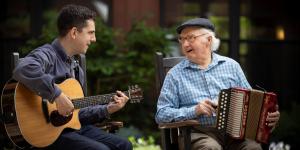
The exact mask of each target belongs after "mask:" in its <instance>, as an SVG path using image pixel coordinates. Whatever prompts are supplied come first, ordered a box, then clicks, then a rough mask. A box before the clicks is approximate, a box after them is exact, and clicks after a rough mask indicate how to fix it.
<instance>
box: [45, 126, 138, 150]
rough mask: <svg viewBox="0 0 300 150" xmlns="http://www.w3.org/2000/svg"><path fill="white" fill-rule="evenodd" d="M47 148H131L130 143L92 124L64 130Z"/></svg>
mask: <svg viewBox="0 0 300 150" xmlns="http://www.w3.org/2000/svg"><path fill="white" fill-rule="evenodd" d="M47 149H51V150H52V149H53V150H83V149H85V150H132V145H131V143H130V142H129V141H128V140H126V139H123V138H121V137H119V136H117V135H114V134H111V133H107V132H105V131H103V130H101V129H99V128H97V127H95V126H93V125H88V126H82V127H81V129H80V130H79V131H74V130H72V131H70V130H69V131H64V132H63V133H62V134H61V135H60V136H59V138H58V139H57V140H56V141H55V142H54V143H53V144H52V145H50V146H49V147H48V148H47Z"/></svg>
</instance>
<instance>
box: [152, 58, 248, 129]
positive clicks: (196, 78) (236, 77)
mask: <svg viewBox="0 0 300 150" xmlns="http://www.w3.org/2000/svg"><path fill="white" fill-rule="evenodd" d="M230 87H244V88H251V86H250V85H249V83H248V81H247V79H246V77H245V75H244V73H243V71H242V69H241V67H240V65H239V64H238V63H237V62H236V61H235V60H233V59H231V58H228V57H224V56H220V55H218V54H216V53H213V54H212V63H211V64H209V66H208V67H207V68H206V69H200V68H199V66H198V65H197V64H195V63H192V62H191V61H189V60H187V59H184V60H183V61H181V62H180V63H179V64H177V65H176V66H174V67H173V68H172V69H171V70H170V71H169V72H168V73H167V75H166V78H165V81H164V84H163V86H162V89H161V93H160V96H159V98H158V103H157V112H156V117H155V120H156V122H157V123H163V122H172V121H182V120H188V119H198V120H199V121H200V123H201V124H202V125H203V126H211V125H214V124H215V122H216V117H215V116H211V117H207V116H205V115H200V116H197V115H196V111H195V107H196V105H197V104H198V103H199V102H200V101H202V100H204V99H210V100H212V101H215V102H217V98H218V94H219V92H220V90H222V89H227V88H230Z"/></svg>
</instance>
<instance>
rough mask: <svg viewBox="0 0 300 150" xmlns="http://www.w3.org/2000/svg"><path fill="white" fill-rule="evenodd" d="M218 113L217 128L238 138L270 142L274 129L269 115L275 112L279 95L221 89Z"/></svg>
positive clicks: (240, 89)
mask: <svg viewBox="0 0 300 150" xmlns="http://www.w3.org/2000/svg"><path fill="white" fill-rule="evenodd" d="M218 104H219V107H218V110H217V129H218V130H221V131H222V132H224V133H226V134H228V135H229V136H231V137H232V138H235V139H244V138H249V139H252V140H256V141H257V142H260V143H268V140H269V136H270V132H271V128H270V127H269V126H267V122H266V118H267V115H268V112H275V111H276V105H277V96H276V94H275V93H272V92H263V91H260V90H254V89H251V90H250V89H242V88H230V89H224V90H221V92H220V94H219V103H218Z"/></svg>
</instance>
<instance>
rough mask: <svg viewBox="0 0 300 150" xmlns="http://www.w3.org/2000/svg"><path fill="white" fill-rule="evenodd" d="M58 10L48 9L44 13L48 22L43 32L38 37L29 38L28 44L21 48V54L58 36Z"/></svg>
mask: <svg viewBox="0 0 300 150" xmlns="http://www.w3.org/2000/svg"><path fill="white" fill-rule="evenodd" d="M57 15H58V14H57V12H55V11H47V12H45V14H44V15H43V18H44V20H46V21H47V24H45V25H44V26H43V29H42V34H41V35H40V37H39V38H38V39H35V38H32V39H29V40H28V41H27V42H26V44H25V45H24V46H23V47H22V48H21V51H20V53H21V54H23V55H24V54H27V53H29V52H30V51H31V50H33V49H35V48H37V47H38V46H41V45H43V44H45V43H49V42H51V41H52V40H53V39H55V37H56V36H57V33H58V32H57V29H56V18H57Z"/></svg>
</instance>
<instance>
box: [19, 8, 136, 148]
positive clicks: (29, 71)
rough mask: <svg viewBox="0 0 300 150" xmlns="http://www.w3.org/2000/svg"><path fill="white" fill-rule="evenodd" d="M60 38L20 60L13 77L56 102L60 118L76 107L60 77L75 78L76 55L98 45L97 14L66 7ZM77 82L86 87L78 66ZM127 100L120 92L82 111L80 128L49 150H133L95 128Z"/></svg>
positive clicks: (65, 134)
mask: <svg viewBox="0 0 300 150" xmlns="http://www.w3.org/2000/svg"><path fill="white" fill-rule="evenodd" d="M57 27H58V32H59V36H58V38H57V39H55V40H54V41H53V42H52V43H51V44H45V45H43V46H41V47H38V48H36V49H35V50H33V51H32V52H31V53H29V54H28V55H27V56H26V57H24V58H23V59H21V60H20V62H19V63H18V65H17V67H16V68H15V70H14V73H13V78H14V79H16V80H17V81H19V82H21V83H23V84H24V85H25V86H27V87H28V88H29V89H30V90H32V91H34V92H35V93H36V94H38V95H40V96H41V97H42V98H44V99H47V100H49V102H51V103H53V102H55V103H56V106H57V109H58V112H59V114H60V115H63V116H68V115H70V114H72V111H73V110H74V105H73V104H72V102H71V100H70V99H69V98H68V95H65V94H64V93H63V92H62V91H61V90H60V89H59V88H58V87H57V86H56V85H55V82H56V81H55V80H56V79H57V78H61V77H64V78H74V77H75V73H74V72H75V71H74V68H78V67H79V66H78V64H77V63H76V61H75V60H74V57H73V56H74V55H77V54H85V53H86V51H87V49H88V47H89V45H90V44H91V43H93V42H96V37H95V13H94V12H93V11H91V10H90V9H88V8H86V7H84V6H78V5H67V6H65V7H64V8H63V9H62V10H61V12H60V14H59V16H58V19H57ZM77 74H78V75H77V76H78V78H79V79H78V80H79V81H80V83H81V84H82V85H83V84H84V83H83V82H84V80H83V71H82V69H81V68H80V67H79V72H78V73H77ZM127 101H128V97H127V96H126V95H125V94H124V93H122V92H120V91H117V95H115V96H114V103H109V104H108V105H98V106H91V107H87V108H83V109H80V111H79V120H80V122H81V125H82V127H81V129H80V130H78V131H74V130H65V131H64V132H63V133H62V134H61V135H60V136H59V138H58V139H57V140H56V141H55V142H54V143H53V144H52V145H50V146H49V147H48V148H49V149H64V150H66V149H76V150H80V149H89V150H110V149H114V150H130V149H132V145H131V143H130V142H129V141H127V140H125V139H122V138H120V137H118V136H116V135H113V134H110V133H106V132H105V131H102V130H100V129H99V128H97V127H95V126H93V125H92V124H93V123H95V122H99V121H102V120H104V119H106V118H109V116H110V114H112V113H114V112H116V111H118V110H120V109H121V108H123V107H124V106H125V104H126V102H127Z"/></svg>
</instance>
